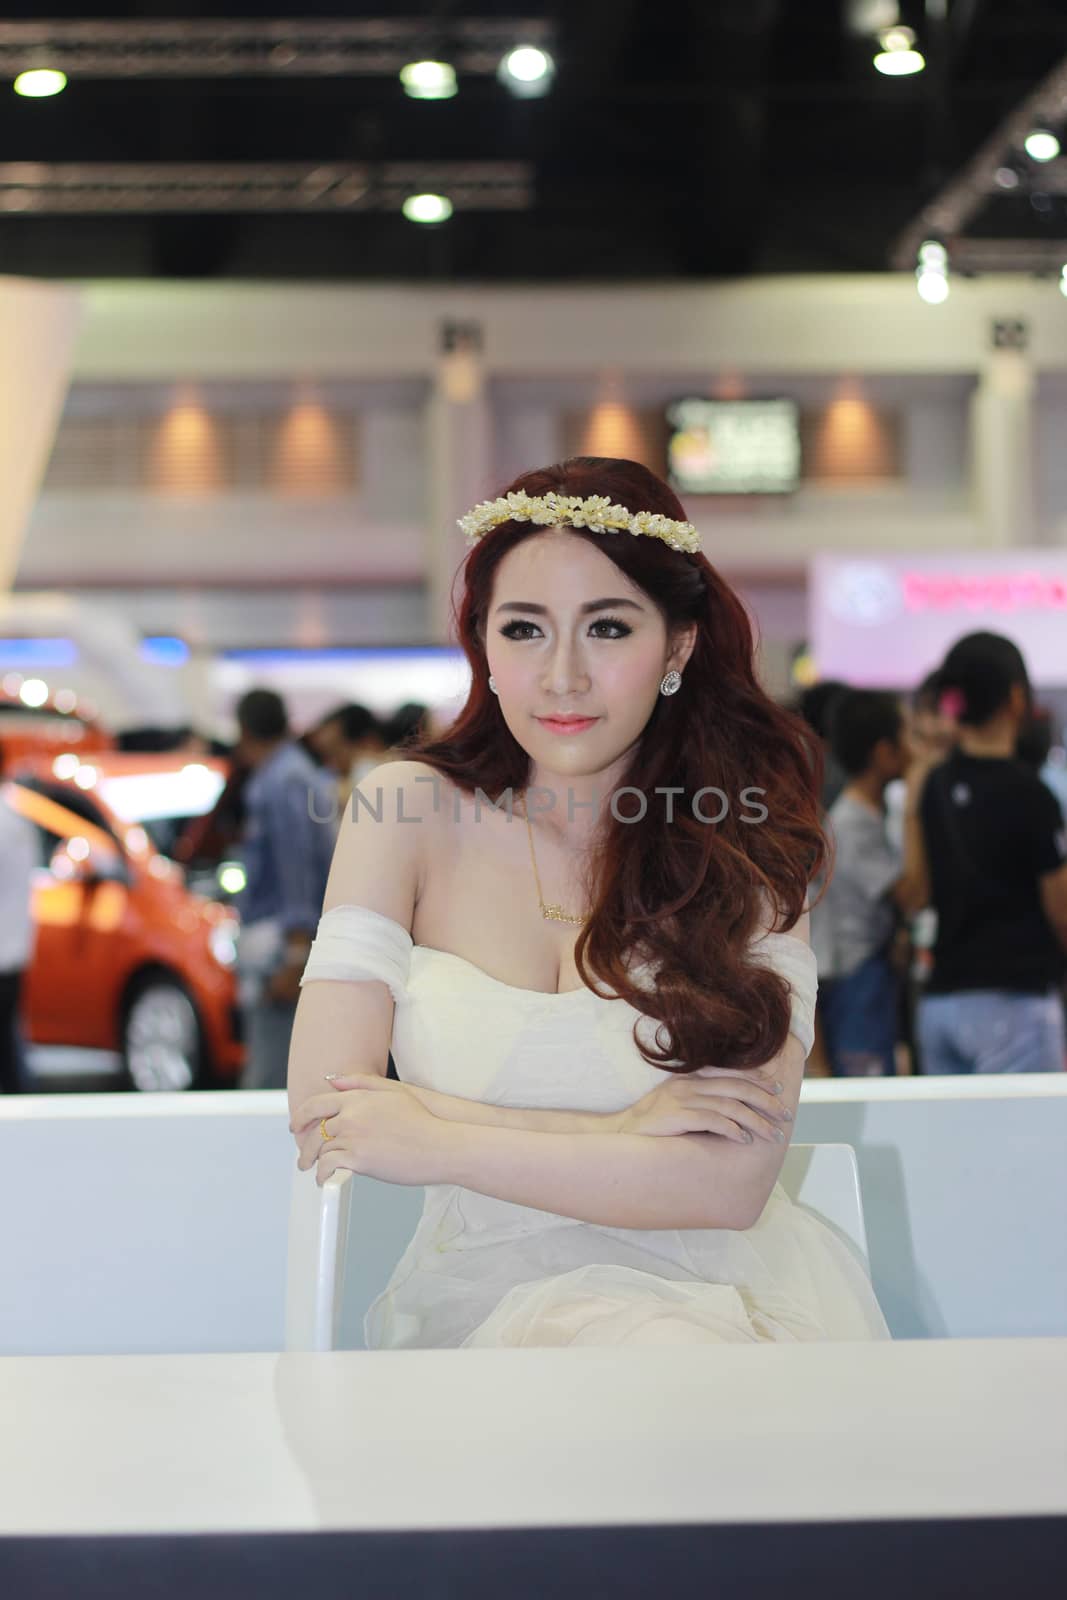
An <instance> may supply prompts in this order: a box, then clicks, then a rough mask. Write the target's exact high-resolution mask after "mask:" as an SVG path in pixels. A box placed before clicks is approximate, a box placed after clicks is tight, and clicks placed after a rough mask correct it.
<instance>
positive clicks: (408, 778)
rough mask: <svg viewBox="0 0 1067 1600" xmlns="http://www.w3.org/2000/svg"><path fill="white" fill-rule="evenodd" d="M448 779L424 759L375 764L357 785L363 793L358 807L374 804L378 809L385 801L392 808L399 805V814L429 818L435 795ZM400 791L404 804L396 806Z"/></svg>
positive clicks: (380, 808) (422, 819) (433, 807)
mask: <svg viewBox="0 0 1067 1600" xmlns="http://www.w3.org/2000/svg"><path fill="white" fill-rule="evenodd" d="M447 782H448V780H447V779H446V778H443V777H442V776H441V774H440V773H439V772H438V771H437V770H436V769H435V768H434V767H431V766H430V765H429V763H428V762H426V761H407V760H396V761H383V762H381V763H380V765H379V766H377V767H374V768H373V769H372V770H371V771H370V772H368V773H367V775H366V776H365V777H364V778H361V779H360V781H359V783H358V784H357V786H356V789H357V790H358V792H359V794H360V795H361V796H362V800H361V802H360V808H361V809H369V808H371V807H373V808H374V810H375V812H377V811H379V810H382V809H383V808H384V807H385V803H386V802H388V808H389V809H390V810H391V811H393V812H395V811H396V810H398V809H400V814H401V816H402V817H412V818H414V817H418V819H419V820H420V821H428V820H429V818H430V817H431V816H433V815H434V812H435V809H436V804H435V801H436V796H437V794H438V793H439V791H440V788H441V786H442V785H444V784H447ZM355 793H356V790H353V795H354V794H355ZM401 795H402V796H403V804H402V807H398V801H397V797H398V796H401Z"/></svg>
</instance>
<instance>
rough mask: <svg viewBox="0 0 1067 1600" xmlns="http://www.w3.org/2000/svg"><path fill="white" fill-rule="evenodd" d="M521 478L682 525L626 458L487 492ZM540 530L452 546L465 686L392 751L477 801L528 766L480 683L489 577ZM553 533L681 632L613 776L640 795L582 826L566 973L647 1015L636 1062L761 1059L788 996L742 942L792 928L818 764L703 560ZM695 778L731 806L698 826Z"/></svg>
mask: <svg viewBox="0 0 1067 1600" xmlns="http://www.w3.org/2000/svg"><path fill="white" fill-rule="evenodd" d="M520 489H522V490H525V491H526V493H527V494H529V495H543V494H546V493H547V492H549V491H550V490H555V491H556V492H557V493H559V494H563V495H578V496H581V497H582V498H585V497H586V496H589V495H607V496H608V497H609V498H610V500H611V501H612V502H613V503H618V504H622V505H625V506H627V507H628V508H629V509H630V510H631V511H656V512H660V513H662V514H663V515H665V516H668V517H673V518H676V519H678V520H680V521H684V520H685V511H684V510H683V508H682V505H681V503H680V501H679V500H678V498H677V496H676V495H675V494H674V492H673V491H672V490H671V489H670V488H668V486H667V485H666V484H665V483H664V482H663V481H662V480H661V479H660V478H658V477H656V475H655V474H654V473H652V472H650V471H649V470H648V468H647V467H643V466H640V465H639V464H638V463H637V462H634V461H625V460H620V459H614V458H611V457H601V456H574V457H572V458H571V459H570V460H568V461H564V462H561V463H559V464H557V465H555V466H551V467H545V468H543V469H541V470H540V471H536V472H526V473H523V474H522V475H521V476H520V477H518V478H516V479H515V481H514V482H513V483H512V484H510V485H509V487H508V489H506V490H504V491H503V493H505V494H506V493H510V492H511V491H513V490H516V491H517V490H520ZM542 531H543V530H542V529H541V528H540V527H539V526H537V525H535V524H532V523H529V522H514V521H511V522H505V523H502V524H500V526H498V527H497V528H495V529H493V530H492V532H491V533H489V534H487V535H485V536H483V537H482V538H481V539H480V540H479V541H478V542H477V543H476V544H475V545H474V546H473V547H472V548H471V550H470V551H469V553H468V555H467V557H466V559H465V561H464V563H463V568H462V572H463V578H464V590H463V597H462V603H461V606H460V609H459V612H458V615H457V616H456V621H457V627H458V635H459V639H460V642H461V644H462V647H463V650H464V652H465V653H466V656H467V659H468V661H469V663H470V667H471V673H472V683H471V689H470V694H469V696H468V698H467V702H466V704H465V705H464V707H463V709H462V711H461V712H460V713H459V715H458V716H457V717H456V718H455V720H454V721H453V722H452V723H451V725H450V726H449V727H448V728H447V729H445V730H444V732H443V733H442V734H441V735H440V736H438V737H434V736H432V735H431V736H429V737H424V738H422V739H419V740H416V741H415V742H413V743H411V744H410V745H407V746H405V754H406V755H409V756H410V757H411V758H412V759H415V760H419V761H424V762H425V763H426V764H427V765H428V766H431V767H433V768H434V769H435V770H436V771H437V772H439V773H441V774H442V775H444V776H445V777H447V778H448V779H450V781H451V782H452V783H454V784H455V785H456V786H457V787H458V788H460V789H462V790H464V791H465V792H466V793H468V794H472V795H473V794H474V793H475V791H476V790H480V791H481V793H482V795H483V797H484V798H486V799H488V800H489V801H490V802H493V803H499V799H500V797H501V796H503V795H504V794H505V793H506V792H507V791H508V790H509V789H511V790H519V791H521V790H523V789H525V787H526V785H527V783H528V781H529V772H530V758H529V756H528V754H527V752H526V751H525V750H524V749H523V748H522V746H521V745H520V744H519V742H518V741H517V740H516V739H515V738H514V736H513V735H512V733H511V732H510V730H509V728H508V727H507V724H506V723H505V721H504V718H503V716H502V714H501V711H500V707H499V704H498V703H497V700H496V697H495V695H494V694H493V693H492V691H491V690H490V689H489V686H488V666H487V660H486V650H485V637H486V622H487V617H488V612H489V607H490V603H491V599H492V593H493V582H494V577H495V574H496V570H497V568H498V567H499V565H500V563H501V561H502V560H503V558H504V557H505V556H506V555H507V554H508V552H509V551H510V550H513V549H514V548H515V546H516V545H518V544H521V543H522V542H523V541H524V540H526V539H531V538H536V537H537V536H538V534H540V533H541V532H542ZM567 531H568V532H569V533H572V534H574V536H575V537H577V538H581V539H586V540H588V541H589V542H590V543H591V544H593V545H595V547H596V549H598V550H600V551H602V552H603V554H604V555H606V556H607V557H608V559H609V560H610V561H613V562H614V563H615V565H616V566H617V567H619V568H620V570H621V571H622V572H624V573H625V574H626V576H627V577H628V578H630V579H631V581H632V582H633V583H635V584H636V585H637V586H638V587H639V588H640V589H642V590H643V591H644V592H645V593H646V594H647V595H648V596H649V598H650V599H651V600H652V601H653V602H654V603H655V604H656V606H657V607H658V608H659V610H660V612H661V614H662V615H663V617H664V620H665V623H666V625H667V630H668V638H669V639H670V638H673V635H674V631H675V630H677V629H678V628H680V627H684V626H685V625H686V624H688V623H693V622H695V623H696V624H697V625H698V626H697V636H696V643H695V645H694V648H693V651H692V654H691V655H690V657H689V661H688V663H687V664H686V667H685V670H684V673H683V678H682V687H681V690H680V692H679V693H677V694H675V695H672V696H664V695H660V696H659V698H658V699H657V702H656V706H655V709H654V710H653V712H652V714H651V716H650V717H649V720H648V722H647V724H646V726H645V728H644V731H643V733H642V734H641V737H640V739H639V740H638V742H637V745H636V746H635V748H634V751H633V754H632V756H631V759H630V762H629V764H628V766H627V769H626V772H625V774H624V776H623V779H622V785H627V786H632V787H633V788H635V789H637V790H639V791H640V796H635V795H629V794H625V795H623V794H619V793H618V791H616V799H615V809H616V811H617V812H618V813H619V814H620V815H622V816H624V817H628V818H630V820H625V821H620V820H619V819H618V817H616V816H613V815H612V814H611V810H610V809H608V810H606V811H605V813H604V818H603V822H602V826H601V828H600V830H599V831H598V834H597V836H596V840H595V842H594V845H593V848H592V852H591V868H590V881H589V884H588V887H589V890H590V901H589V904H590V906H591V908H592V909H591V913H590V916H589V920H588V921H587V922H586V923H585V925H584V926H583V927H582V930H581V932H580V934H579V936H578V939H577V943H576V945H575V951H574V955H575V963H576V965H577V968H578V972H579V974H580V976H581V978H582V980H583V982H584V983H586V984H587V985H588V986H589V987H590V988H593V981H592V979H593V977H594V976H595V977H599V978H600V979H601V980H602V981H603V982H606V983H608V984H610V986H611V988H612V989H613V990H614V992H615V993H616V994H618V995H619V997H620V998H621V999H623V1000H626V1001H628V1002H629V1003H630V1004H631V1005H633V1006H634V1007H636V1009H637V1010H639V1011H640V1012H641V1013H642V1014H643V1015H644V1016H647V1017H649V1018H651V1019H652V1020H653V1021H655V1022H658V1023H659V1024H661V1027H657V1028H656V1030H655V1034H656V1046H655V1047H653V1046H651V1045H649V1046H647V1047H646V1045H645V1044H644V1043H643V1042H642V1041H641V1039H640V1038H639V1037H638V1035H637V1032H636V1027H635V1034H634V1042H635V1044H636V1045H637V1048H638V1049H639V1051H640V1053H641V1055H642V1056H643V1058H644V1059H645V1060H646V1061H647V1062H648V1063H649V1065H650V1066H656V1067H662V1068H664V1069H665V1070H666V1071H669V1072H678V1073H686V1072H694V1071H696V1070H697V1068H699V1067H702V1066H708V1065H715V1066H723V1067H733V1068H735V1069H736V1068H745V1067H756V1066H761V1065H762V1064H763V1063H765V1062H766V1061H768V1060H770V1059H771V1057H773V1056H774V1055H776V1054H777V1053H778V1051H779V1050H781V1048H782V1047H783V1045H784V1044H785V1040H786V1036H787V1034H788V1031H789V1021H790V994H789V987H788V985H787V983H786V982H785V980H784V979H783V978H781V977H780V976H779V975H778V974H777V973H775V972H774V971H772V970H771V969H770V968H769V967H767V966H764V965H763V964H762V963H760V962H756V961H753V960H752V959H751V958H750V953H749V944H750V941H751V940H752V939H753V938H755V937H758V936H759V934H760V933H761V932H762V931H764V930H765V929H767V928H768V927H770V928H771V929H772V930H779V931H781V930H784V929H788V928H790V927H792V926H793V924H794V923H795V922H796V921H797V920H798V918H799V917H800V916H801V914H802V912H803V910H804V904H805V899H806V896H807V892H808V887H809V883H810V881H811V879H812V878H813V877H814V876H815V875H816V874H817V873H818V871H819V870H820V868H821V867H822V865H823V864H824V861H825V858H826V852H825V843H824V839H823V834H822V831H821V828H820V825H819V809H818V799H817V796H818V786H819V781H820V773H819V765H820V763H819V761H818V759H817V758H816V759H815V760H813V758H812V753H811V750H810V746H809V744H808V741H807V739H806V737H805V731H804V725H803V723H802V722H801V721H800V719H799V718H798V717H796V716H795V715H794V714H793V713H791V712H788V711H785V710H782V709H781V708H780V707H779V706H777V705H776V704H775V703H774V701H773V700H771V699H770V697H769V696H768V695H767V694H766V693H765V692H764V691H763V689H762V688H761V687H760V685H759V683H758V682H757V680H756V674H755V668H754V661H753V655H754V647H755V646H754V638H753V632H752V625H751V622H750V620H749V617H748V614H747V612H746V611H745V609H744V607H743V605H742V604H741V601H740V600H739V599H738V597H737V595H736V594H735V593H734V591H733V590H732V589H731V588H730V586H729V584H727V583H726V582H725V581H724V580H723V578H722V577H720V575H719V573H718V572H716V570H715V568H714V567H713V566H712V565H711V563H710V562H709V561H708V560H707V559H706V558H705V557H704V556H703V555H701V554H689V553H686V552H682V551H678V550H673V549H671V548H670V547H669V546H668V545H665V544H664V543H663V541H662V540H660V539H655V538H650V537H647V536H644V535H639V536H638V537H636V538H634V537H629V538H628V537H626V536H625V535H610V536H605V535H604V534H602V533H599V532H596V531H594V530H591V529H588V528H571V527H570V526H569V525H568V530H567ZM622 785H620V788H621V787H622ZM667 786H670V787H673V788H678V789H681V790H682V791H683V793H682V795H680V796H678V797H676V801H675V809H674V816H673V820H671V821H668V820H667V808H666V807H664V806H658V805H657V804H656V801H657V799H658V798H660V797H657V796H656V795H655V794H654V791H655V790H656V789H657V788H661V787H667ZM706 787H714V788H718V789H721V790H722V791H723V792H724V794H725V795H726V796H727V797H729V801H730V809H729V811H728V813H727V815H726V816H725V817H724V818H723V820H722V821H721V822H719V823H716V824H714V825H712V824H711V823H710V822H705V821H701V820H700V819H699V818H698V817H697V816H695V815H694V814H693V807H692V797H693V796H694V795H695V794H696V792H697V791H698V790H699V789H703V788H706ZM746 789H749V790H752V789H756V790H760V791H762V792H761V793H760V794H759V796H758V798H757V799H755V800H745V801H744V802H743V804H744V805H746V806H749V807H753V808H754V807H756V806H757V805H762V806H764V807H765V808H766V812H767V815H766V818H765V820H763V821H762V822H756V821H754V820H752V817H751V815H750V817H749V820H748V821H747V822H746V821H744V820H742V817H741V814H739V810H738V807H737V801H738V797H739V796H741V792H742V791H743V790H746ZM641 796H644V797H646V798H647V801H648V804H647V808H646V811H645V815H644V817H643V818H641V820H639V821H638V820H633V818H634V817H636V814H637V813H638V812H639V811H640V804H641ZM713 798H714V797H713ZM700 808H701V810H703V811H704V812H705V814H707V812H708V811H709V810H711V809H712V807H711V806H710V805H709V804H708V802H707V801H706V800H705V801H702V802H701V807H700ZM716 809H721V804H720V805H719V806H718V807H717V808H716ZM636 952H640V955H641V956H642V957H643V958H644V959H647V960H650V961H651V962H653V963H654V970H655V971H656V978H655V989H654V992H649V990H648V989H646V988H640V987H638V986H636V984H635V983H634V981H633V979H632V978H631V977H630V975H629V973H628V970H627V959H626V958H627V956H628V955H630V954H631V953H636ZM594 992H595V993H600V991H599V990H595V989H594ZM661 1035H662V1036H663V1037H662V1042H661Z"/></svg>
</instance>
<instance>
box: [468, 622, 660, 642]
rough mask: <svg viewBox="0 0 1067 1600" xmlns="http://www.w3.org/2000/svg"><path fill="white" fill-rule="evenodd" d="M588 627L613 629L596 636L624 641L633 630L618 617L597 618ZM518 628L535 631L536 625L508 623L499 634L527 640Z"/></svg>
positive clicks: (527, 636) (506, 637) (508, 637)
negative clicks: (610, 631)
mask: <svg viewBox="0 0 1067 1600" xmlns="http://www.w3.org/2000/svg"><path fill="white" fill-rule="evenodd" d="M590 627H591V628H613V629H615V630H616V631H615V632H613V633H609V634H598V635H597V637H598V638H601V639H604V638H608V639H625V638H626V635H627V634H628V633H632V632H633V629H632V628H630V627H628V626H627V624H626V623H625V622H620V620H619V618H618V617H598V618H597V620H596V621H595V622H593V623H590ZM519 628H534V629H536V628H537V624H536V623H535V622H508V623H505V625H504V627H502V628H501V630H500V632H501V633H502V634H503V636H504V638H505V639H528V638H529V634H526V633H519V632H518V631H517V630H518V629H519Z"/></svg>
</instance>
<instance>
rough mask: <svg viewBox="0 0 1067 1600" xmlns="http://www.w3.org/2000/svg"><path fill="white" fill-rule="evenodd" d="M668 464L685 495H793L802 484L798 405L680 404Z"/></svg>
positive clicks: (674, 408) (673, 412)
mask: <svg viewBox="0 0 1067 1600" xmlns="http://www.w3.org/2000/svg"><path fill="white" fill-rule="evenodd" d="M667 421H668V423H669V424H670V429H671V433H670V438H669V440H668V443H667V463H668V472H669V476H670V481H671V484H672V485H673V487H674V488H675V489H677V490H678V491H679V492H680V493H681V494H789V493H790V492H791V491H792V490H794V489H795V488H796V486H797V483H798V481H799V478H800V414H799V409H798V407H797V404H796V401H794V400H701V399H695V398H694V399H689V400H676V401H675V402H674V403H673V405H671V406H669V407H668V410H667Z"/></svg>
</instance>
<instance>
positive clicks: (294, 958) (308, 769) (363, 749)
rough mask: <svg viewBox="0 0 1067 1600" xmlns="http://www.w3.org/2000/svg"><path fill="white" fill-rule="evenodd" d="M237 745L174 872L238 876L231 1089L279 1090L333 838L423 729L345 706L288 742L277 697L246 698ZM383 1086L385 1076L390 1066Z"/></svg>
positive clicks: (414, 709)
mask: <svg viewBox="0 0 1067 1600" xmlns="http://www.w3.org/2000/svg"><path fill="white" fill-rule="evenodd" d="M236 714H237V725H238V729H239V737H238V740H237V744H236V746H235V747H234V749H233V751H232V752H231V773H230V778H229V781H228V782H227V784H226V787H225V788H224V790H223V792H222V794H221V795H220V796H219V799H218V801H217V803H216V805H215V807H214V809H213V810H212V811H211V812H210V813H209V814H208V815H206V816H205V817H202V818H200V819H198V820H197V821H196V822H195V823H194V824H193V825H191V826H190V827H189V828H188V829H187V830H186V831H185V832H184V833H183V834H182V836H181V837H180V838H179V839H178V841H177V843H176V845H175V855H176V857H177V859H178V860H179V861H184V862H191V861H194V860H198V861H201V862H202V861H204V860H205V859H207V860H221V859H222V858H223V857H224V856H226V855H227V854H236V855H237V856H239V858H240V860H241V861H242V863H243V866H244V872H245V887H244V889H243V891H242V893H241V895H240V896H239V899H238V902H237V910H238V911H239V913H240V916H241V938H240V942H239V946H238V976H239V994H240V1002H241V1009H242V1013H243V1018H244V1042H245V1049H246V1064H245V1069H244V1072H243V1074H242V1078H241V1083H240V1087H241V1088H242V1089H284V1087H285V1083H286V1074H287V1067H288V1057H289V1037H290V1034H291V1032H292V1026H293V1018H294V1016H295V1013H296V1003H297V1001H298V999H299V998H300V977H301V974H302V972H303V970H304V966H305V963H306V961H307V956H308V951H309V950H310V948H311V941H312V939H313V938H314V934H315V929H316V927H317V925H318V920H319V917H320V915H321V912H322V902H323V897H324V895H325V892H326V880H327V878H328V877H329V872H330V863H331V860H332V857H333V850H334V844H335V842H336V839H337V830H338V827H339V825H340V821H341V818H342V816H343V814H344V811H345V808H346V806H347V805H348V803H349V801H350V799H351V796H352V791H353V789H354V788H355V787H356V785H357V784H359V783H361V782H362V780H363V779H364V778H365V777H366V775H367V774H368V773H369V772H372V771H373V770H374V769H375V768H376V767H378V766H381V765H382V764H383V763H384V762H388V761H393V760H399V759H401V758H402V757H403V754H404V749H405V746H407V745H409V744H411V743H412V742H413V741H415V740H417V739H418V738H420V737H421V736H422V733H423V732H424V730H425V729H426V728H427V727H428V726H429V722H430V712H429V711H428V709H427V707H426V706H423V705H420V704H417V703H414V702H411V703H408V704H405V705H403V706H401V707H400V708H399V710H397V711H396V712H395V713H394V715H393V716H392V717H390V718H387V719H381V718H379V717H377V716H376V715H375V714H374V712H373V711H371V710H369V708H368V707H366V706H363V705H358V704H355V703H349V704H345V705H340V706H337V707H335V708H334V709H333V710H331V711H329V712H327V713H326V714H325V715H324V716H323V717H321V718H320V719H319V721H318V722H316V723H315V724H314V726H313V727H311V728H309V729H307V730H306V731H305V732H304V733H302V734H299V735H298V734H296V733H295V731H294V730H293V729H292V727H291V725H290V720H289V713H288V710H287V708H286V705H285V702H284V700H283V699H282V697H281V695H279V694H277V693H276V692H275V691H274V690H273V689H251V690H249V691H248V693H247V694H245V695H244V696H243V697H242V698H241V700H240V701H239V702H238V705H237V712H236ZM389 1072H390V1075H391V1076H393V1077H395V1076H396V1072H395V1067H394V1066H393V1063H392V1058H391V1057H390V1063H389Z"/></svg>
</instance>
